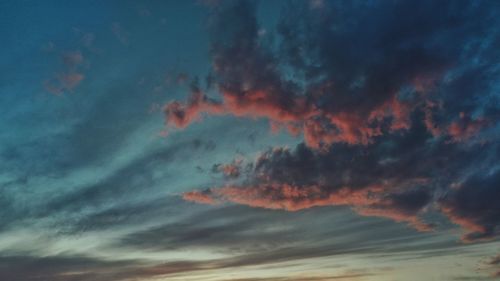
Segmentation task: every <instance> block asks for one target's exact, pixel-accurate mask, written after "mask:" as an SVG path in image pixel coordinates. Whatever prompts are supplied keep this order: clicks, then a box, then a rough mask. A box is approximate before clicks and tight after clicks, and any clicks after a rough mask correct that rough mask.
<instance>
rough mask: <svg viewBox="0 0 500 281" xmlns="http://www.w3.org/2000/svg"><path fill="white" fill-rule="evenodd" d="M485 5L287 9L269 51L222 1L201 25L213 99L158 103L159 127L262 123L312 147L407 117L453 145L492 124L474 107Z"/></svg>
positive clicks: (481, 93)
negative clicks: (419, 117)
mask: <svg viewBox="0 0 500 281" xmlns="http://www.w3.org/2000/svg"><path fill="white" fill-rule="evenodd" d="M495 6H497V4H496V3H493V2H478V3H476V4H472V3H470V2H467V1H455V2H453V3H436V2H433V1H424V2H423V3H420V2H419V3H416V2H390V3H389V2H387V3H351V2H348V1H329V2H325V4H324V6H322V8H321V9H310V8H309V7H308V5H307V4H304V3H302V4H301V3H300V2H299V3H295V4H292V5H289V7H288V8H287V9H286V10H285V12H284V14H283V17H282V20H281V21H280V24H279V25H278V34H279V36H280V38H281V39H280V40H279V41H278V42H279V47H278V48H277V47H276V46H273V45H269V44H267V43H266V41H265V40H263V39H261V36H260V35H259V30H260V26H259V24H258V22H257V19H256V16H255V5H254V3H252V2H249V1H228V3H226V4H225V5H217V6H215V7H214V8H213V10H212V16H211V18H210V20H209V30H210V34H211V48H210V52H211V57H212V64H213V75H214V79H211V80H215V81H216V84H217V88H218V91H219V92H220V94H221V96H222V100H221V101H218V100H215V99H212V98H209V97H207V96H206V95H205V94H204V93H203V92H202V91H201V90H199V89H198V88H196V89H194V91H193V94H192V96H191V97H190V98H189V100H188V102H186V103H185V104H184V103H179V102H177V101H174V102H171V103H169V104H167V105H166V107H165V113H166V122H167V125H168V126H175V127H179V128H184V127H186V126H188V125H189V124H190V123H192V122H194V121H197V120H199V119H200V118H201V115H202V114H214V115H222V114H231V115H234V116H238V117H239V116H247V117H263V118H267V119H269V121H270V122H271V125H272V126H273V128H275V129H276V128H284V129H286V130H287V131H288V132H290V133H291V134H293V135H298V134H301V133H302V134H303V135H304V139H305V142H306V144H307V145H308V146H311V147H316V148H318V147H324V146H328V145H331V144H332V143H338V142H341V143H349V144H367V143H369V142H371V141H373V138H374V137H377V136H380V135H383V134H396V133H401V132H403V133H404V132H405V131H407V130H408V129H409V126H410V125H411V122H410V115H411V114H412V112H415V111H417V110H419V111H425V112H426V116H425V117H424V119H425V120H426V124H427V127H428V128H427V129H428V130H429V131H430V132H431V133H433V135H434V136H435V137H446V138H449V139H451V140H454V141H465V140H467V139H469V138H472V137H474V136H475V135H476V134H477V133H478V132H480V131H481V130H483V129H484V128H487V127H490V126H491V125H492V124H493V123H492V122H493V120H495V119H496V118H498V117H499V115H498V112H494V110H493V111H491V110H488V108H490V107H492V106H491V104H490V105H488V104H487V103H486V102H485V100H486V99H494V100H496V102H498V97H496V98H495V96H494V95H493V92H494V91H495V90H494V89H495V87H496V86H495V83H496V79H495V75H498V69H497V68H496V67H495V63H494V61H497V60H498V58H499V54H498V51H495V48H496V47H498V43H499V42H498V39H497V37H495V36H494V35H493V34H497V33H498V30H496V28H495V27H493V26H494V25H495V24H494V23H495V22H496V19H495V17H496V14H495V13H496V12H497V11H498V9H494V8H495ZM479 18H480V19H481V20H478V19H479ZM485 36H486V38H485ZM276 49H278V50H279V52H277V51H276ZM471 49H475V50H476V52H473V51H471ZM473 61H476V62H477V63H473ZM461 85H462V86H461Z"/></svg>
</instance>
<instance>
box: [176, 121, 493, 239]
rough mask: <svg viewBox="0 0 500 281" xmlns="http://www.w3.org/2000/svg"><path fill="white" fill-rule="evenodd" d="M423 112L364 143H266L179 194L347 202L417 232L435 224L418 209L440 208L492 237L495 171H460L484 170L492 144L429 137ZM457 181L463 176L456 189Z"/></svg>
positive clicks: (283, 202) (282, 203) (275, 202)
mask: <svg viewBox="0 0 500 281" xmlns="http://www.w3.org/2000/svg"><path fill="white" fill-rule="evenodd" d="M423 115H424V113H423V112H421V113H420V114H416V115H413V116H412V118H411V122H412V123H411V129H409V130H408V132H407V133H406V134H401V135H397V136H390V135H387V136H380V137H378V138H376V139H374V141H373V142H372V143H370V144H367V145H356V146H352V145H349V144H335V145H332V146H330V148H329V149H328V150H320V151H317V150H315V149H312V148H309V147H308V146H307V145H305V144H299V145H298V146H297V147H296V148H295V149H293V150H291V149H288V148H274V149H270V150H268V151H266V152H264V153H262V154H261V155H260V156H259V157H258V158H257V160H256V161H255V162H253V163H249V164H248V167H247V169H245V173H244V174H243V176H244V177H243V179H242V180H241V181H239V182H228V183H227V184H226V185H225V186H221V187H211V188H207V189H202V190H199V191H196V190H195V191H191V192H188V193H186V194H185V199H187V200H189V201H194V202H199V203H203V202H210V203H211V204H214V203H219V204H220V203H224V202H231V203H236V204H243V205H248V206H252V207H259V208H268V209H283V210H288V211H298V210H303V209H307V208H311V207H318V206H349V207H351V208H352V209H353V210H354V211H356V212H357V213H359V214H361V215H364V216H380V217H386V218H390V219H392V220H394V221H397V222H406V223H408V224H410V225H411V226H413V227H415V228H416V229H419V230H422V231H428V230H431V229H432V228H433V227H434V225H435V222H432V221H431V222H427V221H425V220H424V219H423V218H422V217H423V215H424V214H426V213H432V212H435V211H441V212H443V213H444V214H446V215H447V216H449V217H450V219H451V220H452V221H453V222H455V223H458V224H459V225H461V226H463V227H464V228H465V229H469V230H473V231H476V232H478V233H482V234H483V235H487V236H490V237H495V236H497V235H498V231H497V230H495V229H497V226H498V225H499V222H498V220H496V218H497V217H498V214H496V213H495V210H496V209H498V208H495V206H496V205H497V203H498V202H497V201H498V200H497V199H498V198H500V196H498V195H497V194H496V193H495V190H496V189H495V188H496V186H497V185H498V179H496V175H495V176H491V177H492V178H490V176H488V177H486V178H485V177H482V178H478V179H477V180H476V183H475V184H472V185H471V184H470V180H468V179H467V178H468V175H470V174H479V175H484V173H485V172H486V171H488V169H489V167H491V166H492V165H494V163H495V162H496V160H497V159H498V146H497V145H494V144H487V145H482V146H481V145H469V144H464V143H462V142H449V141H448V140H446V139H438V140H436V139H435V138H434V136H433V135H432V134H431V133H430V132H429V131H428V130H427V129H426V127H425V122H424V121H423V119H422V118H421V116H423ZM460 180H464V181H465V183H464V184H462V187H461V188H459V189H455V186H456V185H457V182H459V181H460ZM477 185H479V187H477ZM469 186H475V187H474V188H472V187H469ZM480 187H481V188H480ZM443 194H446V195H443ZM436 207H437V208H436ZM468 237H469V238H473V237H472V236H470V235H469V236H468Z"/></svg>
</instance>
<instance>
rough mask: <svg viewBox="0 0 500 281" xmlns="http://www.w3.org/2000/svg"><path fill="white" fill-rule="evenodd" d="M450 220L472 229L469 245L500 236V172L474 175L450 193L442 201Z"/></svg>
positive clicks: (468, 239)
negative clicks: (473, 241)
mask: <svg viewBox="0 0 500 281" xmlns="http://www.w3.org/2000/svg"><path fill="white" fill-rule="evenodd" d="M441 207H442V209H443V212H444V213H446V214H447V215H448V216H449V217H450V219H451V220H453V221H454V222H456V223H457V224H460V225H462V226H464V227H465V228H467V229H469V230H470V231H471V232H470V233H468V234H466V235H465V236H464V239H465V240H467V241H470V240H477V239H488V238H492V237H495V236H498V234H499V233H500V170H496V171H494V172H491V173H490V174H486V175H473V176H471V177H470V178H468V179H466V180H465V181H464V182H463V183H460V184H459V186H458V187H456V188H454V189H451V190H450V191H449V193H448V194H447V195H446V196H445V197H444V198H443V199H442V200H441Z"/></svg>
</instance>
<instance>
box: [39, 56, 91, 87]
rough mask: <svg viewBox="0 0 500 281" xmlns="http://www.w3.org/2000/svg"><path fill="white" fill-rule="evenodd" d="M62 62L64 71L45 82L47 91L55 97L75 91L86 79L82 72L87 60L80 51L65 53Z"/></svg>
mask: <svg viewBox="0 0 500 281" xmlns="http://www.w3.org/2000/svg"><path fill="white" fill-rule="evenodd" d="M61 60H62V63H63V70H62V71H60V72H59V73H57V74H56V75H55V76H54V77H53V78H51V79H49V80H47V81H45V82H44V86H45V89H46V90H47V91H48V92H50V93H52V94H54V95H61V94H63V93H65V92H71V91H73V90H74V89H75V88H76V87H77V86H78V85H79V84H80V82H81V81H82V80H83V79H84V78H85V75H84V74H83V73H82V70H81V67H82V65H83V64H84V62H85V60H84V57H83V54H82V53H81V52H80V51H78V50H77V51H70V52H65V53H63V54H62V55H61Z"/></svg>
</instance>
